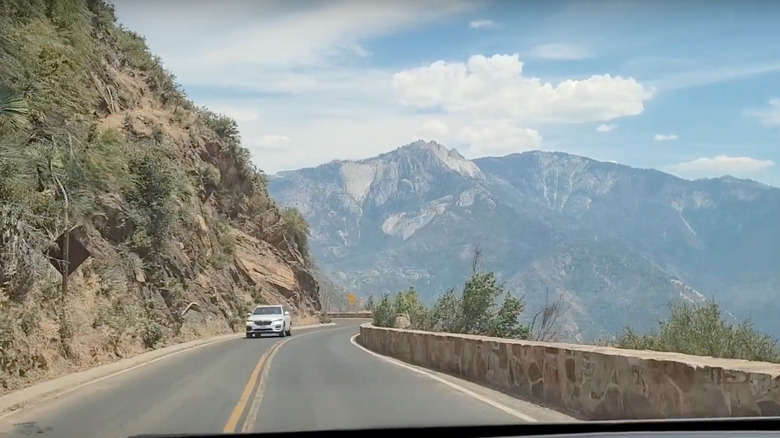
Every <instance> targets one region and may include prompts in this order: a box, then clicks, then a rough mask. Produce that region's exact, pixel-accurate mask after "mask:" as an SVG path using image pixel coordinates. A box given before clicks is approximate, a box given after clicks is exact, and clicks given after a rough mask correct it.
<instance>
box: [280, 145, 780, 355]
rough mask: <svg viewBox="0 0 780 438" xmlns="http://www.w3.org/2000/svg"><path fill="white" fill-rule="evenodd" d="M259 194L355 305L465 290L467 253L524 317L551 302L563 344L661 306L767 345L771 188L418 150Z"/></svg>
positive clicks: (322, 172)
mask: <svg viewBox="0 0 780 438" xmlns="http://www.w3.org/2000/svg"><path fill="white" fill-rule="evenodd" d="M269 191H270V193H271V195H272V196H274V198H276V199H278V200H280V201H281V202H282V203H283V204H286V205H291V206H295V207H297V208H299V209H300V210H301V212H302V213H303V215H304V216H305V218H306V219H307V220H308V221H309V223H310V224H311V230H312V250H313V253H314V254H315V256H316V257H317V260H318V261H319V262H320V263H321V265H322V268H323V270H325V271H327V272H328V273H329V275H330V276H331V277H332V278H333V280H334V281H337V282H339V283H340V284H341V285H342V286H344V287H345V288H347V289H348V290H353V291H357V292H359V293H361V294H363V295H369V294H374V295H375V297H376V296H378V295H379V294H381V293H384V292H391V293H395V292H396V291H399V290H404V289H406V288H408V287H410V286H413V287H414V288H415V289H416V290H417V291H419V293H420V294H421V296H422V297H423V298H424V299H426V300H427V301H431V300H432V299H434V298H435V297H436V296H438V295H439V294H441V293H443V292H444V291H445V290H447V289H449V288H450V287H457V286H460V285H462V284H463V281H464V280H465V278H466V275H467V273H468V271H469V258H470V253H471V251H472V248H473V246H474V244H476V243H479V244H480V247H481V249H482V253H483V268H484V269H489V270H493V271H495V272H496V273H497V274H498V275H499V277H500V278H501V279H502V280H503V281H505V282H506V284H507V286H508V287H509V288H510V289H511V290H512V291H513V293H515V294H517V295H524V296H525V300H526V304H527V306H526V307H527V309H528V312H527V313H529V314H531V315H532V314H533V313H535V312H536V311H537V310H538V309H539V308H540V307H541V305H542V304H543V302H544V301H545V299H546V297H547V293H548V291H549V296H550V297H551V298H557V297H558V296H563V299H564V301H565V302H566V308H567V309H568V311H567V314H566V317H565V319H564V323H565V330H566V333H565V335H566V336H565V337H566V338H569V339H575V340H578V341H589V340H593V339H595V338H605V339H610V337H611V336H612V335H614V334H616V333H617V332H619V331H620V330H621V329H622V328H623V326H624V325H625V324H627V323H631V325H632V326H634V328H636V329H638V330H644V329H649V328H653V327H655V322H656V321H657V320H658V319H661V318H663V317H665V316H666V314H667V307H666V306H667V304H668V303H669V301H672V300H681V299H682V300H688V301H694V302H695V301H702V300H705V297H706V298H714V299H716V300H718V301H719V302H721V304H722V307H723V308H724V309H726V310H728V311H730V312H732V313H733V314H734V315H736V316H738V317H740V318H743V317H747V316H748V315H750V316H752V319H753V321H754V323H755V324H756V326H757V328H759V329H761V330H763V331H767V332H770V333H772V334H774V335H775V336H780V331H779V330H780V327H778V326H777V325H776V324H774V323H773V320H774V318H775V315H777V314H778V313H780V303H778V302H777V300H774V299H773V298H772V297H773V292H774V291H776V287H777V284H778V283H780V270H778V269H776V266H775V262H774V261H775V260H777V259H778V258H780V222H778V221H777V220H776V217H778V216H780V190H778V189H775V188H772V187H768V186H765V185H762V184H759V183H756V182H753V181H746V180H737V179H734V178H729V177H724V178H718V179H709V180H697V181H688V180H683V179H680V178H676V177H674V176H672V175H668V174H665V173H662V172H659V171H655V170H644V169H634V168H630V167H627V166H622V165H619V164H614V163H606V162H599V161H595V160H591V159H588V158H585V157H580V156H575V155H570V154H565V153H557V152H540V151H535V152H526V153H522V154H514V155H509V156H505V157H495V158H480V159H476V160H467V159H465V158H463V157H462V156H461V155H460V154H458V152H457V151H455V150H448V149H446V148H445V147H444V146H442V145H439V144H436V143H434V142H429V143H426V142H422V141H420V142H415V143H412V144H409V145H406V146H404V147H401V148H399V149H397V150H395V151H392V152H389V153H386V154H382V155H379V156H377V157H374V158H369V159H365V160H360V161H354V162H342V161H334V162H331V163H327V164H323V165H321V166H318V167H316V168H308V169H301V170H296V171H289V172H282V173H280V174H278V175H274V176H273V177H272V178H271V179H270V183H269Z"/></svg>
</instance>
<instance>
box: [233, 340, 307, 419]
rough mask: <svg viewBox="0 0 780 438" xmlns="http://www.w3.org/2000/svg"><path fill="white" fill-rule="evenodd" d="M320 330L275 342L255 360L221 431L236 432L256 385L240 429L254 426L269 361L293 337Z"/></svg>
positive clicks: (266, 377)
mask: <svg viewBox="0 0 780 438" xmlns="http://www.w3.org/2000/svg"><path fill="white" fill-rule="evenodd" d="M321 332H322V330H315V331H313V332H308V333H304V334H302V335H298V336H295V337H294V338H288V339H285V340H284V341H281V342H277V343H275V344H274V345H272V346H271V348H269V349H268V350H267V351H266V352H265V353H263V355H262V356H261V357H260V360H259V361H258V362H257V365H256V366H255V369H254V370H253V371H252V374H251V375H250V376H249V381H248V382H247V384H246V386H245V387H244V391H243V392H242V393H241V397H240V398H239V399H238V403H236V406H235V407H234V408H233V412H232V413H231V414H230V418H228V422H227V423H226V424H225V428H224V429H223V430H222V432H223V433H236V429H237V428H238V422H239V421H240V420H241V415H242V414H243V413H244V411H245V410H246V405H247V403H248V402H249V397H250V396H251V395H252V392H253V391H254V389H255V387H256V388H257V391H255V398H254V399H253V400H252V404H251V405H250V406H249V412H247V416H246V418H245V419H244V422H243V425H242V427H241V431H242V432H250V431H251V430H250V429H252V428H253V427H254V425H255V423H256V422H257V414H258V412H259V411H260V404H261V403H262V401H263V394H264V392H265V385H266V382H267V381H268V373H269V372H270V369H271V361H272V360H273V358H274V356H275V355H276V352H277V351H279V349H280V348H281V347H282V345H284V344H286V343H287V342H289V341H292V340H293V339H298V338H302V337H304V336H307V335H312V334H314V333H321Z"/></svg>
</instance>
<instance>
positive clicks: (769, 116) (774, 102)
mask: <svg viewBox="0 0 780 438" xmlns="http://www.w3.org/2000/svg"><path fill="white" fill-rule="evenodd" d="M746 113H747V114H748V115H750V116H753V117H756V118H758V119H759V120H760V121H761V123H763V124H765V125H770V126H778V125H780V99H769V106H768V108H762V109H759V110H749V111H746Z"/></svg>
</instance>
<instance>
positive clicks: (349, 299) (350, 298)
mask: <svg viewBox="0 0 780 438" xmlns="http://www.w3.org/2000/svg"><path fill="white" fill-rule="evenodd" d="M347 302H348V303H349V311H354V310H355V294H349V295H347Z"/></svg>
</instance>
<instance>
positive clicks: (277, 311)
mask: <svg viewBox="0 0 780 438" xmlns="http://www.w3.org/2000/svg"><path fill="white" fill-rule="evenodd" d="M281 314H282V308H281V307H258V308H256V309H255V311H254V312H252V315H281Z"/></svg>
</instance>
